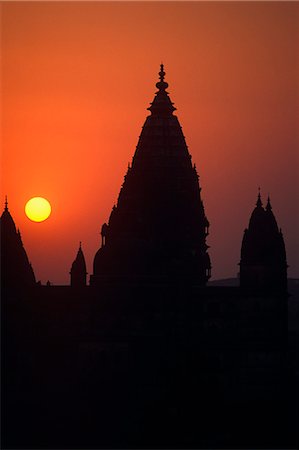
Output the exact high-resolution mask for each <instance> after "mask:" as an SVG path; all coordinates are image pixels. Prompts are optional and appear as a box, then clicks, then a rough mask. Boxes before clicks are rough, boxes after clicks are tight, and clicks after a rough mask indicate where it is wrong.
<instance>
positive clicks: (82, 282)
mask: <svg viewBox="0 0 299 450" xmlns="http://www.w3.org/2000/svg"><path fill="white" fill-rule="evenodd" d="M70 275H71V286H74V287H83V286H86V275H87V272H86V263H85V258H84V254H83V251H82V247H81V242H80V245H79V250H78V253H77V256H76V259H75V261H74V262H73V264H72V267H71V271H70Z"/></svg>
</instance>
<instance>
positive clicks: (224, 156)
mask: <svg viewBox="0 0 299 450" xmlns="http://www.w3.org/2000/svg"><path fill="white" fill-rule="evenodd" d="M297 18H298V4H296V3H295V2H293V3H292V4H291V3H285V4H282V3H280V2H276V3H270V2H268V3H267V4H262V3H257V2H256V3H254V4H249V3H246V4H245V3H232V4H228V3H223V4H220V3H219V4H218V3H217V4H212V3H204V2H201V3H200V2H199V3H194V2H193V3H192V4H191V3H188V4H183V3H180V4H176V3H171V2H167V3H162V2H161V3H149V4H139V3H138V2H135V3H134V4H126V3H123V4H114V3H100V2H99V3H90V4H86V5H83V4H80V5H79V4H75V3H69V4H66V5H62V4H59V3H48V4H34V3H32V4H28V3H26V4H25V3H24V4H20V3H15V2H13V3H8V2H6V3H5V4H3V39H2V44H1V45H2V55H3V64H2V69H3V80H4V86H5V89H4V95H3V152H2V174H3V177H2V186H1V189H2V192H3V196H4V194H5V193H7V194H8V197H9V204H10V209H11V211H12V213H13V217H14V220H15V222H16V224H17V225H18V227H20V229H21V231H22V239H23V242H24V245H25V247H26V249H27V251H28V254H29V255H30V260H31V261H32V265H33V267H34V269H35V274H36V278H37V280H41V281H42V283H45V282H46V281H47V280H48V279H49V280H50V281H51V282H52V283H54V284H57V285H59V284H68V283H69V268H70V263H71V261H72V260H73V258H74V254H75V253H76V251H77V249H78V243H79V241H82V243H83V248H84V253H85V259H86V265H87V272H88V273H89V274H90V273H92V262H93V258H94V254H95V252H96V251H97V249H98V248H99V246H100V243H101V235H100V233H101V224H102V223H105V222H107V221H108V218H109V214H110V211H111V206H112V205H113V204H114V203H115V202H116V201H117V196H118V193H119V186H120V184H121V183H122V181H123V175H124V173H125V172H126V168H127V166H128V163H130V162H131V157H132V155H133V153H134V149H135V146H136V143H137V137H138V135H139V133H140V129H141V125H142V123H143V120H144V111H145V109H146V108H147V106H148V104H149V101H150V100H151V97H152V95H153V90H152V87H153V86H154V83H155V82H156V78H155V75H154V74H155V72H156V66H157V63H160V61H161V60H162V61H164V62H165V64H166V67H167V71H168V82H169V83H170V86H171V89H170V95H171V98H173V99H174V100H175V103H176V107H177V108H178V118H179V120H180V123H181V124H182V126H183V129H184V133H185V137H186V142H187V145H188V148H189V150H190V153H191V154H192V157H193V159H192V161H193V163H195V164H196V167H197V170H198V172H199V174H200V176H201V185H202V186H203V192H204V204H205V208H206V215H207V217H208V219H209V221H210V222H211V224H212V227H211V229H210V234H209V236H208V240H207V244H208V245H209V246H210V249H209V254H210V257H211V260H212V262H213V271H212V279H219V278H227V277H235V276H236V274H237V272H238V266H237V265H238V263H239V248H240V241H241V239H242V235H243V231H244V229H245V227H246V226H247V220H248V216H249V214H250V213H251V209H252V205H254V203H255V200H256V192H257V187H258V186H259V185H261V189H262V194H263V197H264V198H265V197H266V196H267V194H268V193H270V196H271V198H272V199H273V205H274V210H275V213H276V214H277V218H278V221H279V225H280V226H281V228H282V229H283V232H284V234H285V237H286V239H285V245H286V250H287V255H288V264H289V276H291V277H298V273H299V263H298V254H299V249H298V177H297V167H298V164H297V156H296V151H297V149H298V137H297V136H298V133H297V129H298V125H297V123H296V119H295V118H296V111H297V100H296V96H295V95H294V92H296V89H297V87H296V86H297V80H298V76H297V65H296V61H297V59H298V54H299V52H298V48H297V41H296V26H297ZM108 24H109V26H108ZM154 24H155V25H154ZM153 27H154V28H155V30H156V32H155V33H152V32H151V31H150V30H151V29H152V28H153ZM148 35H150V36H151V39H150V40H149V39H148ZM120 36H122V39H120V38H119V37H120ZM37 42H38V45H37V44H36V43H37ZM21 73H22V76H20V74H21ZM35 195H40V196H45V197H46V198H48V199H49V200H50V202H51V204H52V206H53V211H52V215H51V217H50V218H49V219H48V220H47V221H45V222H44V223H41V224H34V223H31V222H30V221H29V220H28V219H27V218H26V217H25V215H24V206H25V203H26V201H27V200H28V199H29V198H30V197H32V196H35ZM2 198H3V197H2ZM224 237H225V238H224ZM62 249H63V252H62V251H61V250H62ZM58 255H59V256H58Z"/></svg>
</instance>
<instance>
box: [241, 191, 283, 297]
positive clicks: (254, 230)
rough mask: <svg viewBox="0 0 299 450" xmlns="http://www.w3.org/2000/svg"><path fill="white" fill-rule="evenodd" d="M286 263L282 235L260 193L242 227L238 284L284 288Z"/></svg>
mask: <svg viewBox="0 0 299 450" xmlns="http://www.w3.org/2000/svg"><path fill="white" fill-rule="evenodd" d="M287 267H288V266H287V261H286V251H285V245H284V240H283V235H282V232H281V230H280V229H278V226H277V222H276V219H275V216H274V214H273V211H272V207H271V203H270V198H269V197H268V201H267V205H266V208H263V205H262V201H261V196H260V193H259V194H258V199H257V202H256V207H255V208H254V210H253V212H252V214H251V217H250V220H249V226H248V228H246V230H245V231H244V236H243V241H242V248H241V262H240V285H241V287H244V288H247V289H258V290H266V291H277V290H280V291H283V292H285V291H286V289H287Z"/></svg>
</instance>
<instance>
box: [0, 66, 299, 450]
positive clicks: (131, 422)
mask: <svg viewBox="0 0 299 450" xmlns="http://www.w3.org/2000/svg"><path fill="white" fill-rule="evenodd" d="M156 87H157V89H158V91H157V92H156V94H155V97H154V100H153V102H152V103H151V105H150V107H149V108H148V110H149V111H150V115H149V116H148V117H147V118H146V120H145V123H144V125H143V127H142V131H141V135H140V137H139V140H138V144H137V147H136V151H135V153H134V156H133V159H132V163H131V165H129V167H128V170H127V173H126V175H125V178H124V183H123V185H122V187H121V189H120V193H119V196H118V201H117V204H116V205H114V206H113V208H112V211H111V214H110V217H109V220H108V222H107V223H104V224H103V225H102V228H101V239H102V241H101V247H100V248H99V250H98V251H97V252H96V254H95V257H94V264H93V273H92V274H91V276H90V283H89V284H88V283H87V272H86V263H85V258H84V254H83V250H82V247H81V243H80V246H79V249H78V253H77V255H76V258H75V260H74V262H73V263H72V265H71V268H70V286H42V285H41V284H40V283H36V280H35V276H34V272H33V269H32V267H31V265H30V263H29V259H28V257H27V255H26V252H25V249H24V247H23V244H22V240H21V235H20V232H19V231H17V229H16V226H15V224H14V221H13V218H12V216H11V214H10V212H9V209H8V204H7V200H6V203H5V209H4V212H3V214H2V216H1V243H2V249H1V277H2V280H1V282H2V349H3V352H2V355H3V356H2V368H3V377H2V390H3V401H2V405H3V406H2V441H3V443H4V447H5V448H17V447H18V448H37V447H39V448H215V447H216V448H233V447H234V448H236V447H238V448H257V447H259V448H293V447H295V445H296V414H297V409H296V401H297V400H296V396H294V395H293V391H294V390H295V386H296V382H295V378H294V368H293V366H292V363H290V359H289V349H288V316H287V314H288V290H287V259H286V252H285V246H284V239H283V235H282V232H281V230H280V229H279V228H278V225H277V222H276V219H275V216H274V214H273V211H272V206H271V203H270V198H268V200H267V203H266V207H265V208H264V207H263V204H262V199H261V195H260V192H259V193H258V198H257V202H256V206H255V207H254V209H253V212H252V214H251V217H250V218H249V225H248V228H247V229H246V230H245V232H244V236H243V241H242V243H241V242H240V253H241V256H240V264H239V266H240V276H239V285H238V286H214V285H213V286H212V285H209V283H208V280H209V278H210V277H211V262H210V257H209V254H208V245H207V242H206V239H207V236H208V234H209V221H208V219H207V217H206V215H205V210H204V205H203V201H202V197H201V187H200V184H199V176H198V173H197V170H196V167H195V165H194V164H192V159H191V155H190V153H189V151H188V148H187V145H186V142H185V138H184V135H183V132H182V129H181V126H180V124H179V121H178V118H177V117H176V116H175V115H174V111H175V109H176V108H175V107H174V104H173V103H172V101H171V100H170V97H169V95H168V93H167V91H166V89H167V87H168V84H167V83H166V82H165V72H164V66H163V65H161V69H160V73H159V81H158V82H157V84H156ZM216 263H217V262H215V264H216Z"/></svg>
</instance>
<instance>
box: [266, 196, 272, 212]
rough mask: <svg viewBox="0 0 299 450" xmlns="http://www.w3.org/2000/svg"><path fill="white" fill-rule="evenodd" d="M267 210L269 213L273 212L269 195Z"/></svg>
mask: <svg viewBox="0 0 299 450" xmlns="http://www.w3.org/2000/svg"><path fill="white" fill-rule="evenodd" d="M266 210H267V211H271V210H272V206H271V202H270V195H269V194H268V199H267V206H266Z"/></svg>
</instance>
